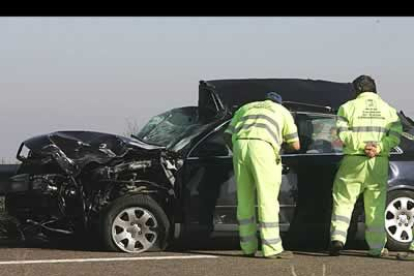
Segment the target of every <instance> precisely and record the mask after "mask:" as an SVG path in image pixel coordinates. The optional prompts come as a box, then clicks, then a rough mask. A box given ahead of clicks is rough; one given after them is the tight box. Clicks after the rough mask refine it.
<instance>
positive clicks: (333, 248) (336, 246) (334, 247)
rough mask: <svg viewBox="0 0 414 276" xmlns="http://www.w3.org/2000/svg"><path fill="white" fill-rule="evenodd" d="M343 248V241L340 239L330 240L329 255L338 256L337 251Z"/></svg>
mask: <svg viewBox="0 0 414 276" xmlns="http://www.w3.org/2000/svg"><path fill="white" fill-rule="evenodd" d="M342 248H344V243H343V242H341V241H332V242H331V244H330V246H329V255H330V256H339V254H340V253H339V251H341V250H342Z"/></svg>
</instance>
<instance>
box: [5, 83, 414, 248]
mask: <svg viewBox="0 0 414 276" xmlns="http://www.w3.org/2000/svg"><path fill="white" fill-rule="evenodd" d="M269 91H277V92H278V93H280V94H281V95H282V96H283V98H284V101H285V102H284V105H285V106H286V107H287V108H289V109H290V110H291V112H292V115H293V116H294V118H295V120H296V124H297V125H298V131H299V137H300V140H301V143H302V149H301V151H300V152H296V153H288V152H282V162H283V177H282V187H281V191H280V195H279V203H280V219H279V221H280V230H281V232H282V235H285V236H286V238H285V239H284V243H286V244H285V246H287V247H289V246H293V247H301V246H304V245H305V244H306V245H308V244H312V245H316V246H320V247H326V246H327V244H328V242H329V227H330V225H329V224H330V215H331V209H332V184H333V179H334V176H335V173H336V170H337V169H338V164H339V161H340V159H341V158H342V148H341V145H340V144H338V143H337V142H338V141H337V140H336V139H335V135H334V132H335V130H336V129H335V121H336V116H335V112H336V109H337V108H338V107H339V106H340V105H341V104H342V103H344V102H346V101H347V100H349V99H351V98H353V97H354V92H353V90H352V85H351V84H350V83H334V82H327V81H314V80H300V79H242V80H213V81H201V82H200V86H199V102H198V106H190V107H182V108H175V109H172V110H170V111H168V112H165V113H163V114H160V115H158V116H155V117H153V118H152V119H151V120H150V121H149V122H148V123H147V124H146V125H144V126H143V127H142V129H141V130H140V131H139V132H138V133H136V134H134V135H132V136H131V137H130V138H127V137H123V136H119V135H114V134H107V133H98V132H88V131H58V132H53V133H49V134H45V135H41V136H37V137H33V138H31V139H28V140H26V141H24V142H23V143H22V144H21V146H20V148H19V150H18V154H17V158H18V159H19V160H20V161H21V165H20V166H19V167H18V170H17V173H16V175H14V176H13V177H12V181H11V182H10V183H9V184H7V185H3V186H6V187H3V191H4V192H5V194H6V200H5V208H6V211H7V212H8V214H9V215H10V216H12V217H14V218H16V219H17V220H18V222H19V224H20V229H22V233H23V235H26V236H30V235H33V233H34V232H36V231H37V232H41V233H43V234H45V235H49V236H51V235H80V236H82V235H84V234H85V235H86V233H89V234H92V235H93V236H94V237H95V238H96V239H97V240H98V242H99V245H100V246H102V248H104V249H106V250H111V251H123V252H128V253H140V252H144V251H148V250H163V249H165V248H166V246H167V245H168V244H169V243H171V242H172V241H174V240H187V241H190V242H191V241H199V240H202V239H205V240H208V239H210V238H212V237H217V236H218V237H236V238H237V235H238V232H237V229H238V227H237V219H236V206H237V197H236V184H235V180H234V174H233V166H232V151H231V149H229V148H228V147H227V146H226V144H225V142H224V140H223V132H224V130H225V128H226V127H227V125H228V123H229V121H230V120H231V117H232V114H233V112H234V111H235V110H236V109H237V108H238V107H239V106H241V105H242V104H244V103H247V102H251V101H254V100H261V99H263V97H264V95H265V93H266V92H269ZM400 116H401V119H402V121H403V124H404V135H403V137H402V142H401V145H400V146H399V147H396V148H395V149H394V150H393V152H392V153H391V158H390V160H391V162H390V178H389V197H388V205H387V211H386V227H387V229H386V230H387V234H388V247H389V248H390V249H398V250H401V249H404V248H406V247H407V246H408V244H409V242H410V240H411V238H412V232H411V229H412V227H413V222H414V173H413V170H412V167H413V165H414V141H413V140H414V139H413V134H414V123H413V122H412V120H411V119H409V118H408V117H406V116H405V115H404V114H403V113H400ZM316 133H318V135H315V134H316ZM358 202H359V203H358V205H357V207H356V208H355V211H354V216H353V220H352V223H351V227H350V229H349V237H350V238H349V240H353V239H358V237H359V236H361V233H363V229H364V228H363V227H364V226H363V204H362V201H361V200H359V201H358ZM362 236H363V235H362Z"/></svg>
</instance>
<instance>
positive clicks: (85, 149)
mask: <svg viewBox="0 0 414 276" xmlns="http://www.w3.org/2000/svg"><path fill="white" fill-rule="evenodd" d="M23 146H26V147H27V148H28V149H29V150H31V151H32V152H33V153H34V154H35V155H39V156H54V158H55V159H56V160H57V161H58V162H59V160H60V161H61V163H60V166H61V167H62V168H64V169H65V170H66V171H67V172H71V173H75V170H76V171H79V170H80V169H81V168H82V167H84V166H85V165H86V164H88V163H90V162H97V163H99V164H104V163H106V162H109V161H110V160H112V159H114V158H120V157H123V156H125V155H126V154H127V153H128V152H130V151H136V152H137V153H139V152H142V154H145V152H148V151H163V150H165V148H163V147H159V146H153V145H149V144H146V143H143V142H141V141H139V140H136V139H132V138H127V137H123V136H119V135H115V134H109V133H102V132H93V131H56V132H52V133H48V134H44V135H39V136H35V137H33V138H30V139H27V140H25V141H24V142H23V143H22V145H21V147H20V149H19V152H18V154H17V158H18V159H19V160H20V161H24V157H23V156H21V155H20V154H21V151H22V147H23Z"/></svg>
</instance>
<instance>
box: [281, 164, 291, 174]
mask: <svg viewBox="0 0 414 276" xmlns="http://www.w3.org/2000/svg"><path fill="white" fill-rule="evenodd" d="M289 171H290V167H289V166H287V165H282V174H288V173H289Z"/></svg>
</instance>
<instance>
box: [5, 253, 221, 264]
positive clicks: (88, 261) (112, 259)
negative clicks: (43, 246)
mask: <svg viewBox="0 0 414 276" xmlns="http://www.w3.org/2000/svg"><path fill="white" fill-rule="evenodd" d="M215 258H218V257H217V256H210V255H193V256H159V257H125V258H121V257H119V258H84V259H51V260H20V261H0V265H24V264H59V263H93V262H122V261H160V260H182V259H215Z"/></svg>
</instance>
